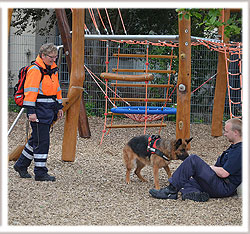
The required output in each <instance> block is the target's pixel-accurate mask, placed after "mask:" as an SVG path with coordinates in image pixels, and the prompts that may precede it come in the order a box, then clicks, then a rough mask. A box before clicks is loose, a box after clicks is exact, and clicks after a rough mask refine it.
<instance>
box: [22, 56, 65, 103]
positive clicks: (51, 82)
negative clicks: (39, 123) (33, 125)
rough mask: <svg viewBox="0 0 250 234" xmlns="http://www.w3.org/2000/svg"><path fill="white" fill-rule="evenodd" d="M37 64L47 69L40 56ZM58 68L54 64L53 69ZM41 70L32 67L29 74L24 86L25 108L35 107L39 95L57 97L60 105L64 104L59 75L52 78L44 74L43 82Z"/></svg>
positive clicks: (56, 74) (34, 66) (53, 75)
mask: <svg viewBox="0 0 250 234" xmlns="http://www.w3.org/2000/svg"><path fill="white" fill-rule="evenodd" d="M36 63H37V64H38V65H39V66H40V67H42V68H44V69H46V66H45V64H44V63H43V60H42V59H41V58H40V56H37V58H36ZM55 67H57V66H56V64H55V63H54V64H53V65H52V66H51V69H53V68H55ZM41 77H42V75H41V72H40V69H39V68H38V67H37V66H36V65H33V66H30V68H29V69H28V72H27V76H26V81H25V84H24V95H25V97H24V103H23V104H24V106H27V107H28V106H30V107H35V106H36V101H37V95H38V94H42V95H45V96H56V98H57V101H58V103H60V104H62V91H61V88H60V85H59V81H58V73H57V72H56V73H55V74H52V75H51V77H50V76H49V75H47V74H44V77H43V80H42V82H41V83H40V81H41Z"/></svg>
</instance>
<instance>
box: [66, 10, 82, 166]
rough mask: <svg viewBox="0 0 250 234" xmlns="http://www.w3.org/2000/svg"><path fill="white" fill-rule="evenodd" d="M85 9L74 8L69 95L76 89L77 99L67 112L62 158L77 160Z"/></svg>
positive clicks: (71, 160)
mask: <svg viewBox="0 0 250 234" xmlns="http://www.w3.org/2000/svg"><path fill="white" fill-rule="evenodd" d="M84 18H85V14H84V9H73V21H72V66H71V75H70V85H69V92H68V96H70V94H71V93H72V92H74V91H75V90H77V91H78V92H75V95H76V101H75V102H74V103H73V104H72V105H71V106H70V107H69V109H68V110H67V112H66V120H65V125H64V136H63V145H62V160H63V161H70V162H73V161H74V160H75V152H76V143H77V126H78V120H79V112H80V103H81V97H82V87H83V82H84V79H85V72H84V27H83V26H84Z"/></svg>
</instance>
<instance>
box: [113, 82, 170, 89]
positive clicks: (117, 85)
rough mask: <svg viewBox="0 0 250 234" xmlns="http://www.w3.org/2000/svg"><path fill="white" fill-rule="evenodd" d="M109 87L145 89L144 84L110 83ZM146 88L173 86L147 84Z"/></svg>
mask: <svg viewBox="0 0 250 234" xmlns="http://www.w3.org/2000/svg"><path fill="white" fill-rule="evenodd" d="M110 85H111V86H116V87H146V84H126V83H117V84H116V83H111V84H110ZM147 86H148V87H151V88H170V87H172V88H173V87H174V85H167V84H148V85H147Z"/></svg>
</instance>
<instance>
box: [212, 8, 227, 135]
mask: <svg viewBox="0 0 250 234" xmlns="http://www.w3.org/2000/svg"><path fill="white" fill-rule="evenodd" d="M222 17H223V18H224V19H223V21H224V22H227V20H228V19H229V18H230V9H225V10H224V14H222V16H221V18H222ZM219 34H220V35H221V36H222V38H223V39H224V40H223V41H224V43H227V42H228V41H229V38H227V37H226V36H225V34H224V30H223V27H222V26H221V27H220V28H219ZM226 92H227V71H226V61H225V54H224V53H219V55H218V65H217V77H216V86H215V94H214V105H213V114H212V127H211V135H212V136H215V137H217V136H222V130H223V114H224V107H225V98H226Z"/></svg>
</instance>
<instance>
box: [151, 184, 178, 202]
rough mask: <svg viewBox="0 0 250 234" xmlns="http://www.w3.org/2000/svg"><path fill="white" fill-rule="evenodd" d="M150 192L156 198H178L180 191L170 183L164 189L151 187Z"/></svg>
mask: <svg viewBox="0 0 250 234" xmlns="http://www.w3.org/2000/svg"><path fill="white" fill-rule="evenodd" d="M149 193H150V194H151V195H152V197H154V198H158V199H175V200H176V199H177V197H178V191H177V189H176V188H174V187H173V186H172V185H169V186H168V187H166V188H162V189H159V190H157V189H150V190H149Z"/></svg>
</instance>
